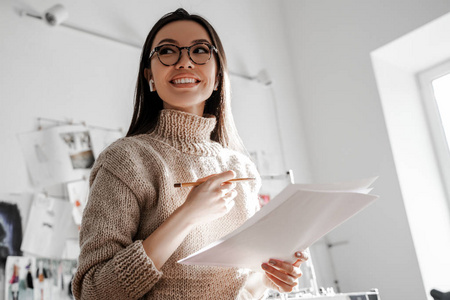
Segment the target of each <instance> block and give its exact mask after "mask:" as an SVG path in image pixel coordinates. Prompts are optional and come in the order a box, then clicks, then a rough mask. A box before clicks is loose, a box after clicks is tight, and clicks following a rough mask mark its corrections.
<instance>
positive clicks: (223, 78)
mask: <svg viewBox="0 0 450 300" xmlns="http://www.w3.org/2000/svg"><path fill="white" fill-rule="evenodd" d="M181 20H189V21H194V22H197V23H198V24H200V25H202V26H203V28H205V30H206V32H208V34H209V37H210V38H211V42H212V44H213V46H215V47H216V48H217V50H218V51H217V56H216V57H217V60H216V61H217V67H218V74H219V85H218V89H217V91H213V92H212V94H211V96H210V97H209V99H207V100H206V103H205V109H204V114H209V115H214V116H215V117H216V120H217V123H216V127H215V128H214V130H213V131H212V133H211V139H212V140H213V141H216V142H218V143H220V144H221V145H222V146H223V147H226V148H230V149H233V150H237V151H240V152H243V153H247V152H246V151H245V148H244V146H243V144H242V141H241V139H240V138H239V135H238V134H237V130H236V126H235V124H234V120H233V116H232V114H231V103H230V82H229V77H228V67H227V60H226V56H225V51H224V49H223V46H222V42H221V41H220V38H219V36H218V34H217V32H216V31H215V30H214V28H213V27H212V26H211V24H210V23H209V22H208V21H206V20H205V19H204V18H202V17H200V16H198V15H191V14H189V13H188V12H187V11H186V10H184V9H182V8H179V9H177V10H176V11H174V12H171V13H168V14H166V15H164V16H163V17H162V18H161V19H160V20H159V21H158V22H156V24H155V25H154V26H153V28H152V29H151V30H150V32H149V34H148V36H147V39H146V40H145V43H144V47H143V49H142V54H141V61H140V65H139V74H138V79H137V83H136V91H135V101H134V112H133V119H132V120H131V125H130V128H129V129H128V133H127V136H134V135H138V134H143V133H148V132H151V131H152V130H153V129H154V128H155V126H156V123H157V121H158V117H159V112H160V111H161V110H162V109H163V101H162V99H161V98H160V97H159V96H158V93H157V92H153V93H151V92H150V89H149V83H148V81H147V79H146V78H145V76H144V70H145V69H146V68H150V59H149V57H150V52H151V50H152V49H151V47H152V44H153V40H154V38H155V36H156V34H157V33H158V32H159V30H160V29H161V28H163V27H164V26H165V25H167V24H169V23H171V22H175V21H181Z"/></svg>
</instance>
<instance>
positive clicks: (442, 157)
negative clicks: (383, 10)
mask: <svg viewBox="0 0 450 300" xmlns="http://www.w3.org/2000/svg"><path fill="white" fill-rule="evenodd" d="M445 75H447V76H450V60H448V61H445V62H443V63H440V64H438V65H435V66H433V67H431V68H429V69H427V70H424V71H422V72H420V73H418V74H417V80H418V87H419V89H420V94H421V100H422V104H423V108H424V112H425V116H426V120H427V124H428V130H429V132H430V136H431V139H432V142H433V145H432V146H433V149H434V152H435V155H436V161H437V164H438V168H439V171H440V173H441V174H440V175H441V179H442V185H443V186H444V188H445V194H446V198H447V201H448V203H449V209H450V140H447V137H446V135H445V131H444V126H443V124H442V119H441V114H440V112H439V108H438V104H437V101H436V98H435V95H434V89H433V85H432V82H433V80H435V79H438V78H440V77H442V76H445ZM449 118H450V116H449Z"/></svg>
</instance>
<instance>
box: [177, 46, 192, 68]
mask: <svg viewBox="0 0 450 300" xmlns="http://www.w3.org/2000/svg"><path fill="white" fill-rule="evenodd" d="M183 50H186V51H183ZM193 66H194V63H193V62H192V61H191V59H190V57H189V53H188V50H187V49H182V50H181V57H180V60H179V61H178V62H177V64H176V67H177V68H192V67H193Z"/></svg>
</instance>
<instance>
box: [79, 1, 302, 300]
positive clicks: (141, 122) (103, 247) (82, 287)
mask: <svg viewBox="0 0 450 300" xmlns="http://www.w3.org/2000/svg"><path fill="white" fill-rule="evenodd" d="M228 91H229V88H228V79H227V66H226V59H225V54H224V51H223V48H222V44H221V42H220V39H219V37H218V36H217V34H216V32H215V30H214V29H213V28H212V27H211V25H210V24H209V23H208V22H207V21H206V20H204V19H203V18H201V17H199V16H195V15H189V14H188V13H187V12H186V11H185V10H183V9H178V10H177V11H175V12H173V13H171V14H168V15H166V16H164V17H163V18H162V19H160V20H159V21H158V22H157V23H156V24H155V26H154V27H153V29H152V30H151V31H150V33H149V35H148V37H147V40H146V42H145V45H144V49H143V52H142V57H141V64H140V70H139V75H138V82H137V87H136V100H135V110H134V115H133V120H132V122H131V126H130V129H129V132H128V134H127V137H126V138H123V139H121V140H119V141H117V142H115V143H114V144H113V145H111V146H110V147H108V149H107V150H105V151H104V152H103V153H102V154H101V155H100V157H99V158H98V160H97V161H96V163H95V166H94V168H93V170H92V174H91V180H90V183H91V193H90V198H89V201H88V204H87V207H86V209H85V212H84V216H83V223H82V226H81V231H80V243H81V253H80V257H79V267H78V270H77V273H76V275H75V277H74V282H73V293H74V295H75V297H76V298H77V299H138V298H143V299H227V300H228V299H257V298H260V297H262V296H263V294H264V291H265V289H266V288H267V287H270V288H273V289H277V290H279V291H291V290H292V288H293V286H295V284H296V283H295V280H296V279H297V278H298V277H300V275H301V273H300V271H299V268H298V267H299V265H300V263H301V262H302V261H304V260H306V259H307V258H306V256H305V255H304V254H303V253H302V252H297V257H298V258H302V259H303V260H302V259H298V260H297V262H296V264H295V265H291V264H289V263H285V262H282V261H278V260H272V259H271V260H270V264H269V263H264V264H263V265H262V268H263V269H264V271H265V272H264V273H263V272H261V273H251V272H245V271H243V270H239V269H237V268H219V267H206V266H185V265H181V264H178V263H177V261H178V260H179V259H181V258H184V257H186V256H188V255H190V254H192V253H193V252H195V251H197V250H199V249H200V248H202V247H204V246H206V245H208V244H210V243H212V242H214V241H216V240H217V239H219V238H220V237H222V236H224V235H226V234H227V233H229V232H231V231H232V230H233V229H235V228H237V227H239V226H240V225H241V224H242V223H243V222H244V221H245V220H246V219H248V218H249V217H250V216H251V215H252V214H254V213H255V212H256V210H257V208H258V201H257V191H258V188H259V185H260V180H259V176H258V173H257V170H256V168H255V166H254V164H253V163H252V162H251V161H250V159H249V158H248V157H247V156H246V155H245V154H244V150H243V147H242V146H241V143H240V142H239V138H238V135H237V134H236V132H235V130H234V124H233V120H232V117H231V113H230V104H229V97H228ZM234 177H256V178H258V180H256V181H254V182H245V183H238V184H234V183H231V182H229V181H228V180H230V179H232V178H234ZM199 178H200V179H199ZM196 180H197V181H200V182H202V184H200V185H199V186H197V187H195V188H174V183H175V182H190V181H196ZM250 273H251V274H250Z"/></svg>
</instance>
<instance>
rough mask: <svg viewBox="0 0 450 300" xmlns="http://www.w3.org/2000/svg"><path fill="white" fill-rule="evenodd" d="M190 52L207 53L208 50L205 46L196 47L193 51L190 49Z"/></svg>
mask: <svg viewBox="0 0 450 300" xmlns="http://www.w3.org/2000/svg"><path fill="white" fill-rule="evenodd" d="M192 52H193V53H196V54H204V53H209V48H208V47H206V46H198V47H195V48H194V49H192Z"/></svg>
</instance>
